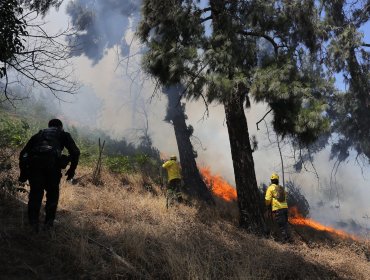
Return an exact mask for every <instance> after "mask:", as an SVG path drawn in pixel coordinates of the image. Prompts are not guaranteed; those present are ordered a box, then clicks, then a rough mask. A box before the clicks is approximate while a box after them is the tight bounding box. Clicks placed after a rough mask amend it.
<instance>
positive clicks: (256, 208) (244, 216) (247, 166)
mask: <svg viewBox="0 0 370 280" xmlns="http://www.w3.org/2000/svg"><path fill="white" fill-rule="evenodd" d="M241 96H242V95H241V94H240V95H239V94H238V93H237V92H235V93H233V96H232V97H231V98H229V99H228V100H227V101H225V102H224V108H225V114H226V124H227V129H228V133H229V140H230V147H231V156H232V160H233V166H234V175H235V183H236V191H237V194H238V205H239V215H240V217H239V224H240V226H241V227H242V228H245V229H247V230H249V231H251V232H253V233H260V234H261V233H264V229H265V219H264V215H263V208H262V205H261V203H260V197H261V196H260V194H259V190H258V187H257V180H256V174H255V171H254V161H253V156H252V148H251V144H250V140H249V132H248V123H247V119H246V116H245V113H244V108H243V102H242V99H241Z"/></svg>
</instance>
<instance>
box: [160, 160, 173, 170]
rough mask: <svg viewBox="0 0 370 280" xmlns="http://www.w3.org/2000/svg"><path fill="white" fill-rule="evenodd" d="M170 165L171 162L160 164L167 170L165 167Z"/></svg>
mask: <svg viewBox="0 0 370 280" xmlns="http://www.w3.org/2000/svg"><path fill="white" fill-rule="evenodd" d="M170 165H171V161H169V160H168V161H166V162H165V163H163V164H162V167H163V168H165V169H167V167H169V166H170Z"/></svg>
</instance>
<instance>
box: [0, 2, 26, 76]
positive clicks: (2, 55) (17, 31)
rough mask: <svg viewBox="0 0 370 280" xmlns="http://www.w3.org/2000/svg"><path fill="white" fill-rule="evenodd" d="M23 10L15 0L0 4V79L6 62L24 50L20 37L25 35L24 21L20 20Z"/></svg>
mask: <svg viewBox="0 0 370 280" xmlns="http://www.w3.org/2000/svg"><path fill="white" fill-rule="evenodd" d="M22 13H23V9H22V8H21V7H20V6H19V3H18V1H17V0H4V1H1V3H0V26H1V28H0V62H2V63H3V66H2V67H1V68H0V78H2V77H4V76H5V74H6V62H7V61H9V60H11V59H13V58H14V55H15V54H16V53H19V52H21V51H23V50H24V48H25V47H24V42H23V41H22V36H24V35H27V31H26V21H25V20H24V19H22Z"/></svg>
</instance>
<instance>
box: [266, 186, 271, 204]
mask: <svg viewBox="0 0 370 280" xmlns="http://www.w3.org/2000/svg"><path fill="white" fill-rule="evenodd" d="M271 201H272V189H271V188H270V187H268V188H267V191H266V195H265V205H266V206H269V205H270V204H271Z"/></svg>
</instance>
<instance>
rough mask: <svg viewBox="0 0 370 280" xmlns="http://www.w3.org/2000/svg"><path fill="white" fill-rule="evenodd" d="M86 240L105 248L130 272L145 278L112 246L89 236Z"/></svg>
mask: <svg viewBox="0 0 370 280" xmlns="http://www.w3.org/2000/svg"><path fill="white" fill-rule="evenodd" d="M87 241H88V242H89V243H93V244H95V245H98V246H99V247H100V248H102V249H105V250H106V251H107V252H109V253H110V254H111V255H112V256H113V258H115V259H116V260H117V261H119V262H120V263H122V264H123V265H124V266H126V267H127V268H128V269H130V270H131V271H132V272H134V273H135V274H137V275H140V278H142V277H143V278H145V277H144V275H143V274H142V273H140V272H139V271H138V270H137V269H136V268H135V267H134V266H133V265H132V264H130V263H129V262H128V261H127V260H125V258H124V257H122V256H120V255H118V254H117V253H116V252H115V251H114V250H113V248H112V247H107V246H105V245H103V244H101V243H100V242H99V241H96V240H95V239H92V238H91V237H87Z"/></svg>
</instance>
